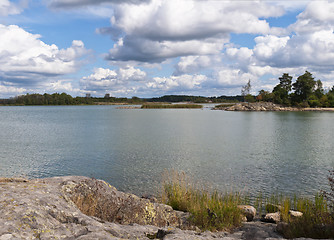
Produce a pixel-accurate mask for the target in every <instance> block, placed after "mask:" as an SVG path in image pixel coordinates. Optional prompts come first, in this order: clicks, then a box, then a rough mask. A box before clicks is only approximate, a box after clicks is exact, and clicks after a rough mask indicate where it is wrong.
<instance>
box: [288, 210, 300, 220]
mask: <svg viewBox="0 0 334 240" xmlns="http://www.w3.org/2000/svg"><path fill="white" fill-rule="evenodd" d="M289 215H290V216H291V217H295V218H298V217H302V216H303V213H302V212H299V211H293V210H290V211H289Z"/></svg>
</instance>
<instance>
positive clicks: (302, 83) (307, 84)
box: [292, 71, 316, 102]
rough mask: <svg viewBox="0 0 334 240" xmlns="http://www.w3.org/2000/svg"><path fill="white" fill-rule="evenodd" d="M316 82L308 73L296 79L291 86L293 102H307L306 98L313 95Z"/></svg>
mask: <svg viewBox="0 0 334 240" xmlns="http://www.w3.org/2000/svg"><path fill="white" fill-rule="evenodd" d="M315 85H316V81H314V77H313V76H312V74H311V73H310V72H308V71H305V73H304V74H303V75H301V76H299V77H298V78H297V81H296V82H295V83H294V84H292V87H293V89H294V90H295V101H296V102H303V101H306V100H308V98H309V97H310V96H311V95H312V94H313V91H314V89H315Z"/></svg>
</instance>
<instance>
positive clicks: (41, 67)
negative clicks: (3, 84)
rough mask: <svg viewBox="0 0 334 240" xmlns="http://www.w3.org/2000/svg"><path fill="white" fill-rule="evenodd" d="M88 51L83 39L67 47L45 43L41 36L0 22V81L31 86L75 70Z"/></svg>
mask: <svg viewBox="0 0 334 240" xmlns="http://www.w3.org/2000/svg"><path fill="white" fill-rule="evenodd" d="M87 53H88V50H87V49H86V48H85V47H84V44H83V42H82V41H78V40H74V41H73V42H72V46H71V47H69V48H67V49H59V48H58V47H57V46H56V45H54V44H52V45H48V44H46V43H44V42H43V41H41V40H40V35H38V34H31V33H29V32H27V31H25V30H24V29H22V28H20V27H18V26H16V25H10V26H5V25H1V24H0V80H6V81H8V82H13V83H19V84H20V85H33V84H35V83H38V82H41V81H46V79H48V78H50V77H55V76H59V75H63V74H68V73H72V72H75V71H76V70H77V69H78V67H79V66H80V63H81V62H80V59H81V58H82V57H83V56H85V55H86V54H87Z"/></svg>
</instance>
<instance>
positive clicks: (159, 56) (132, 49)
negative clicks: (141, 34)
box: [106, 36, 227, 63]
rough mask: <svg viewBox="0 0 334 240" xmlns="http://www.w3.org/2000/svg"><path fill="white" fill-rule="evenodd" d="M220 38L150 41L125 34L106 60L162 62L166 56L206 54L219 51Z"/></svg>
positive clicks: (222, 41)
mask: <svg viewBox="0 0 334 240" xmlns="http://www.w3.org/2000/svg"><path fill="white" fill-rule="evenodd" d="M225 42H227V40H226V39H224V38H223V37H222V38H221V39H207V40H206V41H201V40H189V41H152V40H149V39H145V38H142V39H140V38H137V37H132V36H127V37H125V39H120V41H118V43H116V44H115V45H114V48H112V49H111V50H110V51H109V54H108V56H107V58H106V59H107V60H110V61H138V62H150V63H154V62H163V61H165V60H166V59H168V58H175V57H179V56H190V55H207V54H217V53H219V52H220V51H221V50H222V48H223V45H224V43H225Z"/></svg>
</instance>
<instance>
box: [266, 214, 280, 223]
mask: <svg viewBox="0 0 334 240" xmlns="http://www.w3.org/2000/svg"><path fill="white" fill-rule="evenodd" d="M261 221H262V222H267V223H278V222H280V221H281V214H280V212H275V213H267V214H266V215H263V216H262V218H261Z"/></svg>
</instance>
